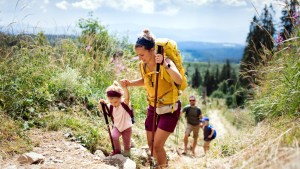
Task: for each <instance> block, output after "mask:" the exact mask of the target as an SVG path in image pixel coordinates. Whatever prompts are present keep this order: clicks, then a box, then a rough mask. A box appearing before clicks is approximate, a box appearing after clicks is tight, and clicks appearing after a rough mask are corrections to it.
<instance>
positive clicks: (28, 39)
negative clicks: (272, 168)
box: [0, 19, 147, 152]
mask: <svg viewBox="0 0 300 169" xmlns="http://www.w3.org/2000/svg"><path fill="white" fill-rule="evenodd" d="M90 20H93V19H90ZM81 21H82V24H86V23H85V22H84V21H85V19H83V20H81ZM93 21H95V22H87V23H88V24H91V23H92V24H91V25H86V26H87V27H85V28H88V27H91V26H92V27H93V26H95V27H94V28H95V30H97V31H96V32H94V33H91V32H88V31H83V32H82V35H80V36H79V37H78V38H73V39H71V38H62V39H58V40H57V41H56V42H55V43H53V44H50V43H49V41H48V40H47V36H46V35H44V33H43V32H40V33H38V34H37V35H24V34H23V35H10V34H5V33H1V34H0V39H1V40H3V41H1V43H0V47H1V51H0V53H1V57H0V109H1V110H2V112H1V114H3V116H5V117H6V116H7V118H12V119H14V120H17V121H18V123H21V124H18V125H17V126H16V128H19V129H20V130H21V129H29V128H31V127H43V128H45V129H47V130H62V129H66V128H69V129H71V130H73V131H74V133H75V135H76V137H77V139H78V140H79V141H81V142H82V144H84V145H85V146H86V147H87V148H88V149H90V150H91V151H92V152H93V151H95V149H96V148H97V147H99V146H100V147H107V145H105V144H106V143H107V142H109V141H104V140H106V139H107V132H106V129H105V128H104V126H105V123H104V120H103V118H102V116H101V114H100V113H99V112H98V110H97V104H98V100H99V99H100V98H105V97H106V95H105V89H106V88H107V87H108V86H109V85H111V84H112V82H113V81H114V80H120V79H122V78H125V77H127V78H128V77H130V79H133V78H137V77H138V76H139V75H140V74H139V69H138V63H137V61H136V60H134V59H133V56H134V55H133V50H132V45H130V44H129V43H128V41H127V40H126V39H120V38H117V37H114V36H113V35H109V34H108V31H107V30H106V28H105V27H103V26H102V25H100V24H99V23H98V22H97V20H93ZM100 28H101V29H100ZM100 40H101V41H100ZM102 42H105V45H104V44H101V43H102ZM87 47H89V48H87ZM130 93H131V94H132V95H133V96H135V97H131V98H132V99H131V101H132V103H133V106H134V109H135V114H136V117H137V118H136V121H137V122H139V121H140V120H141V119H142V118H143V117H144V116H145V113H144V109H145V107H146V104H147V103H146V102H145V100H144V98H145V92H144V91H143V90H142V89H141V88H140V89H137V90H132V89H130ZM97 115H100V118H98V117H97ZM22 123H23V124H22ZM22 126H25V127H23V128H22ZM7 130H10V129H9V128H7ZM2 139H4V140H5V139H6V138H1V140H2Z"/></svg>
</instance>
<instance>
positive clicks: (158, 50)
mask: <svg viewBox="0 0 300 169" xmlns="http://www.w3.org/2000/svg"><path fill="white" fill-rule="evenodd" d="M163 50H164V49H163V47H162V46H161V45H157V53H158V54H162V55H163V54H164V51H163ZM159 69H160V64H159V63H157V64H156V72H155V74H156V79H155V89H154V90H155V94H154V117H153V125H152V141H151V161H150V168H152V167H154V166H153V165H154V157H153V147H154V135H155V131H156V118H157V114H156V103H157V91H158V76H159Z"/></svg>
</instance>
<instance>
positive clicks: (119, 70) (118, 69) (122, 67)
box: [117, 63, 125, 73]
mask: <svg viewBox="0 0 300 169" xmlns="http://www.w3.org/2000/svg"><path fill="white" fill-rule="evenodd" d="M124 69H125V66H124V65H123V64H121V63H120V64H118V65H117V73H121V72H122V71H123V70H124Z"/></svg>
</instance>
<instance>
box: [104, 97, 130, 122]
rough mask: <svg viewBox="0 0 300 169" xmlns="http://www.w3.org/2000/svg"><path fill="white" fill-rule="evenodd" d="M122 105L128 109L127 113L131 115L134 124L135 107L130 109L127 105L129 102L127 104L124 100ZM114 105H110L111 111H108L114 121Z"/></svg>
mask: <svg viewBox="0 0 300 169" xmlns="http://www.w3.org/2000/svg"><path fill="white" fill-rule="evenodd" d="M121 105H122V107H123V108H124V109H125V110H126V111H127V113H128V114H129V115H130V117H131V122H132V124H134V122H135V121H134V113H133V109H130V108H129V107H128V106H127V104H125V103H124V102H121ZM113 108H114V107H113V106H112V105H110V106H109V113H108V116H109V117H110V118H111V121H112V122H113V123H114V117H113V115H112V113H113Z"/></svg>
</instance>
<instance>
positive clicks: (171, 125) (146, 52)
mask: <svg viewBox="0 0 300 169" xmlns="http://www.w3.org/2000/svg"><path fill="white" fill-rule="evenodd" d="M135 52H136V53H137V55H138V57H139V60H141V61H142V62H141V65H140V68H141V72H142V78H140V79H136V80H127V79H123V80H121V83H123V85H126V86H145V88H146V90H147V94H148V98H147V99H148V104H149V106H148V108H147V118H146V120H145V129H146V133H147V140H148V146H149V148H150V149H151V146H152V125H153V118H154V99H155V98H154V97H155V96H154V95H155V85H154V84H155V80H156V74H155V70H156V65H157V63H159V64H160V65H161V68H160V73H159V74H160V75H159V78H158V79H159V80H158V94H157V100H158V103H157V105H156V106H157V107H162V106H164V105H172V104H173V105H175V104H176V105H178V108H177V109H176V110H174V111H173V112H171V111H170V112H169V113H165V114H161V115H158V118H157V125H156V126H157V129H156V130H155V131H154V132H155V135H154V144H153V146H154V147H153V151H154V152H153V154H154V157H156V160H157V163H158V166H160V167H166V166H167V157H166V151H165V149H164V144H165V142H166V140H167V139H168V137H169V136H170V134H171V133H172V132H174V129H175V127H176V124H177V121H178V119H179V115H180V109H181V103H180V101H179V100H178V93H179V92H178V90H177V88H176V87H175V88H174V87H173V85H174V83H175V84H177V85H180V84H181V83H182V76H181V74H180V73H179V71H178V69H177V68H176V66H175V64H174V63H173V61H172V60H170V59H168V58H167V57H166V58H164V57H163V55H161V54H157V53H155V40H154V38H153V36H152V35H151V34H150V31H149V30H144V31H143V35H142V36H140V37H139V38H138V39H137V42H136V44H135Z"/></svg>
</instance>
